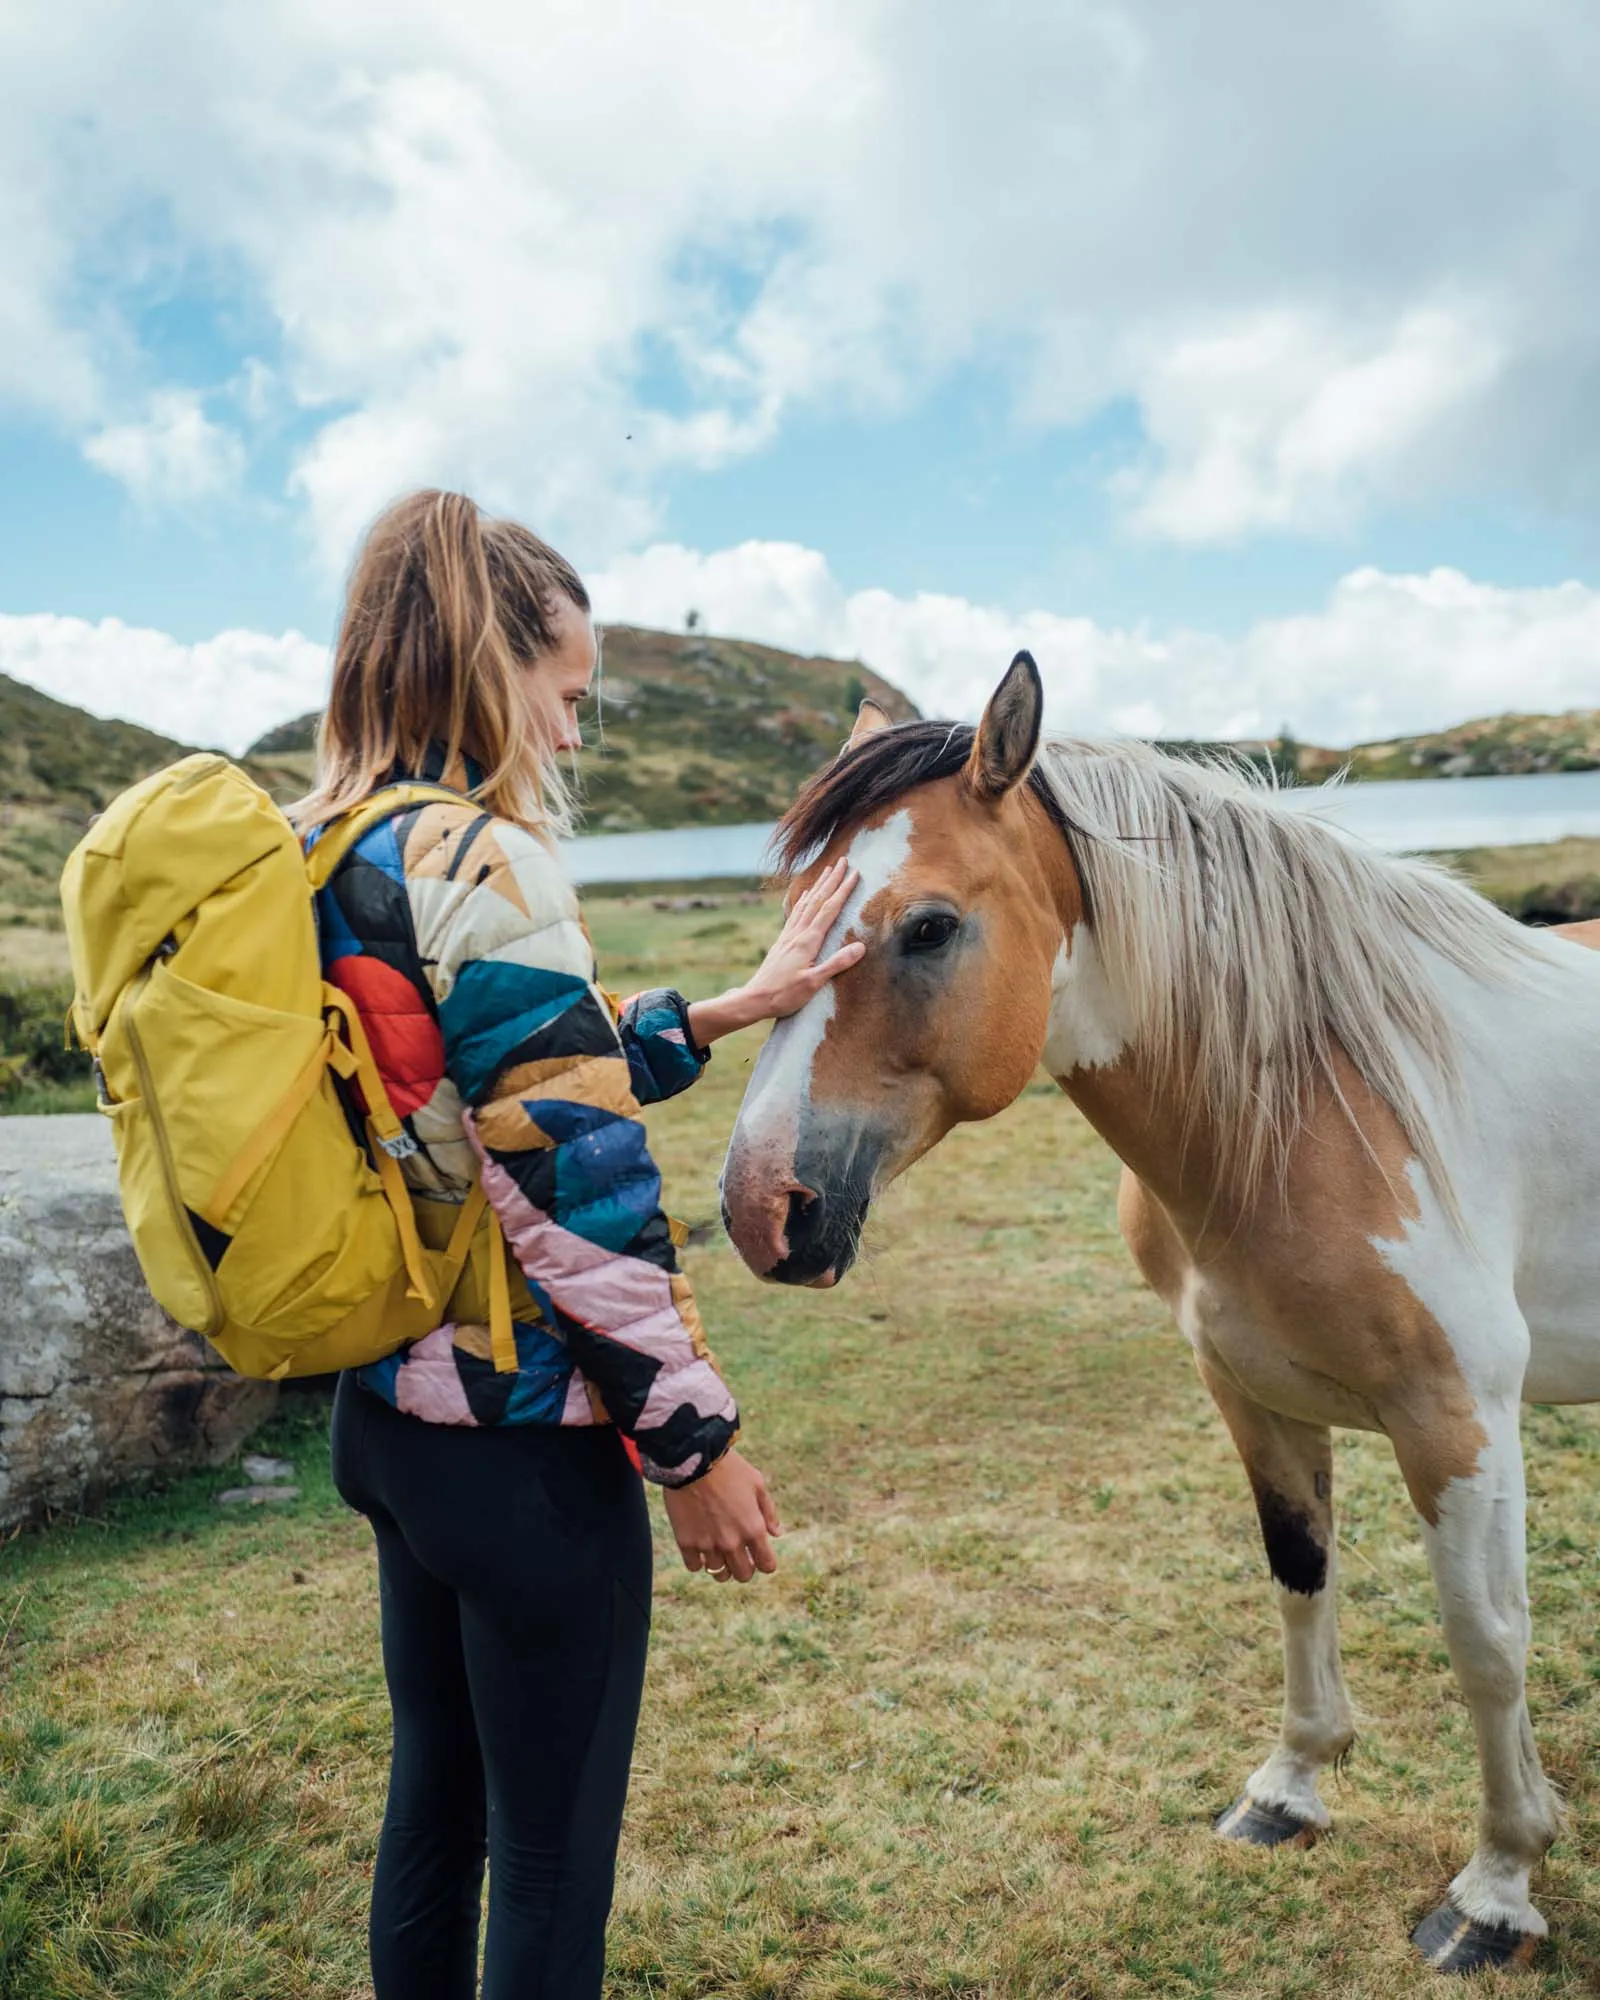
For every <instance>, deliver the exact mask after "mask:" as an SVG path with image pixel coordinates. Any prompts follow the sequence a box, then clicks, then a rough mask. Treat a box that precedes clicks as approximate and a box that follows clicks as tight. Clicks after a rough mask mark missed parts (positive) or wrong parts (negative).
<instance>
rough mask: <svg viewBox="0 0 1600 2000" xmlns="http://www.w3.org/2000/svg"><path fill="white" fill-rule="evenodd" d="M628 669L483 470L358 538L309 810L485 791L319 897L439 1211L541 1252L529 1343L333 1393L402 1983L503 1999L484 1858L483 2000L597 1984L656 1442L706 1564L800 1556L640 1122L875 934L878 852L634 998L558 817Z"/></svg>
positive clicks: (383, 828) (528, 1999)
mask: <svg viewBox="0 0 1600 2000" xmlns="http://www.w3.org/2000/svg"><path fill="white" fill-rule="evenodd" d="M595 664H596V643H595V633H594V627H593V623H592V621H591V618H590V614H589V599H588V596H587V594H586V592H585V590H584V587H583V584H582V582H581V581H580V579H579V577H578V576H577V574H576V572H575V571H574V570H573V569H572V568H571V567H570V565H568V564H567V563H566V562H564V561H563V560H562V559H561V557H560V556H558V555H556V554H555V552H554V551H553V550H551V549H549V548H547V547H546V546H545V545H544V544H543V543H542V542H540V541H539V540H538V539H537V538H536V537H535V536H533V535H531V534H529V533H528V532H527V530H526V529H524V528H520V527H518V526H517V525H515V524H514V523H512V522H509V521H494V520H488V519H486V518H484V517H483V516H482V515H480V513H479V512H478V510H477V508H476V507H475V506H474V505H473V504H472V503H471V501H469V500H467V499H465V498H463V497H462V496H461V495H459V494H451V493H419V494H416V495H414V496H413V497H411V498H410V499H407V500H403V501H401V502H399V503H398V504H397V505H396V506H394V507H392V508H390V509H389V511H388V512H387V513H386V514H384V515H383V516H382V517H381V518H380V520H379V521H378V522H377V524H376V525H375V526H374V528H373V529H372V531H371V533H370V535H369V537H368V539H367V541H366V544H365V546H364V547H363V549H362V551H361V553H360V555H359V557H358V559H357V562H356V566H355V569H354V572H353V574H352V577H351V582H350V589H349V596H348V601H347V604H346V608H345V613H344V618H343V622H342V626H341V629H340V633H339V639H338V645H337V648H336V652H335V659H334V670H333V687H332V691H331V695H330V698H329V702H328V707H327V712H326V715H325V717H324V720H323V725H322V737H321V741H320V745H319V771H318V785H317V789H316V791H315V792H314V793H313V795H312V796H311V798H309V799H308V800H306V801H305V803H304V804H303V806H302V807H301V808H299V812H298V819H299V823H300V825H301V827H302V829H303V831H304V832H305V834H306V837H307V838H308V840H314V839H315V837H316V831H317V829H318V828H319V827H321V826H322V825H323V824H325V823H326V822H327V820H328V819H330V818H331V817H332V816H333V815H335V814H336V813H338V812H339V811H341V810H342V809H343V808H345V807H347V806H349V805H352V804H354V803H355V802H356V801H357V800H359V799H361V798H364V797H365V796H367V795H368V794H369V793H370V792H372V791H373V790H375V789H376V788H377V787H378V786H380V785H382V784H384V783H386V782H389V781H391V780H393V779H395V778H400V777H408V776H409V777H417V778H423V779H428V780H431V781H433V782H434V783H436V784H442V785H444V786H447V787H449V788H450V789H451V790H452V791H454V792H458V793H459V794H460V799H459V803H457V802H455V801H454V800H448V799H447V800H431V801H429V802H428V803H425V804H419V805H413V806H411V807H410V808H408V809H407V810H405V811H404V812H402V813H400V814H398V815H397V816H396V817H394V818H393V819H390V820H388V821H385V822H383V823H382V824H381V825H379V826H377V827H375V828H373V829H372V830H371V831H369V832H368V833H367V834H365V835H364V836H363V837H362V838H361V840H360V841H359V842H358V843H357V844H356V845H355V846H354V847H353V848H352V850H351V852H350V854H349V855H348V856H347V857H346V858H345V859H344V860H343V861H342V862H341V863H340V865H339V867H338V869H337V870H336V871H335V873H334V874H333V876H332V878H331V879H330V881H329V883H328V886H327V887H326V889H325V890H324V891H323V892H322V894H321V896H320V897H319V899H318V921H319V925H320V930H321V938H322V952H323V962H324V968H325V971H326V973H327V976H328V977H329V978H330V979H331V980H333V981H334V982H335V983H337V984H338V985H340V986H341V987H343V988H344V989H345V990H347V991H348V992H349V993H350V994H351V996H352V997H353V998H354V999H355V1000H356V1002H357V1004H358V1005H359V1007H360V1009H361V1012H362V1017H363V1020H364V1022H365V1024H366V1028H367V1033H368V1037H369V1039H370V1041H371V1043H372V1046H373V1051H374V1054H375V1055H376V1057H377V1060H378V1063H379V1066H380V1068H381V1069H382V1071H383V1073H384V1080H385V1082H386V1084H387V1086H388V1089H389V1093H390V1097H391V1099H392V1101H393V1104H394V1107H395V1110H396V1111H397V1112H398V1113H399V1114H400V1115H401V1117H402V1118H403V1119H404V1121H405V1124H406V1129H407V1132H408V1133H409V1135H410V1137H411V1139H412V1140H413V1141H414V1142H415V1145H416V1151H415V1152H413V1153H412V1154H411V1155H410V1157H409V1158H407V1159H406V1160H405V1161H404V1170H405V1174H406V1178H407V1181H408V1183H409V1185H410V1187H411V1189H412V1191H413V1193H414V1194H415V1195H416V1196H418V1197H419V1198H420V1199H419V1202H418V1207H419V1213H421V1212H427V1211H429V1210H430V1209H431V1210H432V1211H433V1212H434V1213H435V1214H437V1213H439V1212H440V1208H439V1205H440V1204H441V1203H445V1202H448V1203H459V1202H460V1201H461V1200H463V1199H464V1197H465V1195H466V1193H467V1192H468V1190H469V1189H470V1188H471V1186H472V1185H473V1183H474V1181H475V1180H476V1179H477V1178H478V1176H479V1175H480V1174H481V1175H482V1177H483V1182H484V1186H485V1189H486V1191H487V1192H488V1193H489V1196H490V1199H491V1202H492V1205H493V1206H494V1208H495V1211H496V1213H497V1216H498V1219H499V1222H500V1225H501V1228H502V1230H503V1232H504V1235H505V1238H506V1241H507V1242H508V1243H509V1244H510V1245H511V1247H512V1249H513V1251H514V1253H515V1257H516V1261H517V1265H518V1266H520V1269H521V1273H522V1276H523V1278H524V1279H525V1281H526V1282H525V1286H516V1285H515V1284H514V1289H513V1311H514V1314H515V1322H516V1323H515V1335H516V1347H517V1367H516V1369H515V1370H514V1371H506V1370H497V1369H496V1368H495V1366H494V1363H493V1361H492V1359H491V1358H490V1351H489V1343H488V1336H487V1331H486V1329H485V1328H484V1326H482V1325H481V1324H452V1325H446V1326H443V1327H441V1328H440V1329H439V1330H438V1331H437V1332H435V1333H433V1334H430V1335H429V1336H428V1337H427V1338H426V1339H425V1340H422V1341H419V1342H417V1343H415V1344H414V1345H413V1346H412V1347H410V1348H409V1349H406V1350H403V1351H402V1352H401V1353H399V1354H397V1355H394V1356H391V1357H390V1358H389V1359H388V1360H386V1361H383V1362H380V1363H378V1364H376V1365H374V1366H372V1367H368V1368H363V1369H361V1370H360V1371H359V1372H358V1373H357V1374H355V1375H353V1376H352V1375H346V1376H344V1377H343V1378H342V1379H341V1381H340V1384H339V1390H338V1395H337V1398H336V1400H335V1404H334V1418H333V1461H334V1477H335V1481H336V1483H337V1485H338V1488H339V1491H340V1493H341V1494H342V1495H343V1496H344V1498H345V1499H346V1500H347V1501H348V1502H349V1503H350V1505H351V1506H353V1507H355V1508H357V1509H359V1510H360V1512H362V1513H363V1514H365V1515H366V1516H367V1517H368V1518H369V1520H370V1521H371V1523H372V1527H373V1531H374V1534H375V1536H376V1539H377V1545H378V1565H379V1595H380V1604H381V1611H382V1626H383V1656H384V1669H385V1673H386V1675H387V1678H388V1684H389V1694H390V1700H391V1705H392V1708H393V1712H394V1749H393V1762H392V1766H391V1772H390V1785H389V1802H388V1808H387V1811H386V1813H385V1816H384V1824H383V1835H382V1839H381V1841H380V1844H379V1849H378V1861H377V1869H376V1873H375V1877H374V1881H373V1895H372V1920H371V1950H372V1974H373V1984H374V1988H375V1991H376V2000H466V1997H467V1996H470V1995H472V1994H473V1993H474V1991H475V1989H476V1978H477V1935H478V1911H479V1904H480V1896H481V1888H482V1880H483V1868H484V1859H485V1853H486V1852H487V1858H488V1865H489V1919H488V1931H487V1941H486V1947H485V1971H484V1986H483V1993H484V2000H536V1996H541V1995H547V1996H560V2000H579V1996H584V1995H592V1994H598V1992H599V1991H600V1982H601V1976H602V1969H603V1962H604V1945H605V1924H606V1917H607V1913H608V1911H609V1908H610V1901H611V1887H612V1875H613V1869H614V1864H615V1857H616V1846H617V1835H618V1829H619V1826H620V1822H621V1815H622V1806H623V1799H624V1796H625V1793H626V1790H627V1779H628V1766H629V1760H630V1757H631V1755H632V1747H633V1734H634V1726H635V1722H636V1720H637V1716H638V1710H639V1699H640V1692H641V1687H642V1683H643V1675H644V1659H645V1644H646V1638H647V1634H648V1628H649V1618H650V1570H651V1548H650V1529H649V1522H648V1515H647V1510H646V1507H645V1503H644V1496H643V1488H642V1485H641V1483H640V1480H639V1478H638V1476H637V1474H636V1473H635V1471H634V1467H633V1464H630V1448H631V1454H632V1456H633V1458H634V1459H635V1461H636V1462H637V1463H638V1465H639V1466H640V1467H641V1468H642V1470H643V1472H644V1473H645V1476H646V1477H647V1478H649V1479H651V1480H654V1481H655V1482H656V1483H658V1484H659V1485H660V1486H662V1487H663V1488H664V1490H665V1504H666V1510H667V1515H668V1518H669V1520H670V1522H671V1524H672V1528H673V1532H674V1533H675V1535H676V1536H677V1540H678V1546H679V1548H680V1550H681V1552H682V1555H683V1560H684V1562H685V1563H686V1564H687V1566H688V1567H689V1568H690V1569H691V1570H705V1571H707V1572H709V1574H710V1575H712V1576H713V1577H715V1578H716V1579H717V1580H718V1581H719V1582H726V1581H727V1580H728V1579H729V1578H730V1577H732V1578H736V1579H737V1580H738V1581H740V1582H741V1583H743V1582H748V1580H749V1579H750V1578H751V1577H752V1576H753V1575H754V1573H755V1572H756V1571H757V1570H758V1569H759V1570H771V1569H773V1568H774V1567H775V1566H776V1565H775V1560H774V1557H773V1553H772V1546H771V1537H773V1536H774V1535H776V1534H777V1533H778V1532H779V1530H778V1518H777V1514H776V1511H775V1509H774V1507H773V1504H772V1501H771V1499H770V1497H769V1495H768V1492H767V1487H766V1483H765V1481H764V1480H763V1478H762V1476H761V1474H760V1473H759V1472H758V1471H757V1470H756V1469H755V1467H754V1466H753V1465H751V1464H750V1463H749V1461H748V1460H746V1459H745V1458H743V1457H742V1456H741V1455H740V1453H739V1452H738V1451H737V1450H736V1449H735V1447H734V1439H735V1436H736V1435H737V1431H738V1412H737V1410H736V1408H735V1406H734V1402H733V1398H732V1397H731V1396H730V1394H729V1393H728V1390H727V1388H726V1387H725V1386H724V1384H723V1382H722V1379H721V1377H720V1376H719V1375H718V1373H717V1371H716V1367H715V1365H714V1363H713V1361H712V1359H711V1356H710V1354H709V1352H708V1351H707V1348H706V1344H705V1337H704V1333H703V1330H702V1328H701V1324H700V1319H699V1315H698V1313H697V1311H696V1309H695V1304H694V1297H693V1293H692V1291H691V1289H690V1286H689V1282H688V1280H687V1279H686V1278H685V1277H683V1276H682V1275H681V1273H680V1272H679V1271H678V1268H677V1262H676V1258H675V1255H674V1251H673V1242H672V1234H671V1230H670V1227H669V1224H668V1221H667V1218H666V1216H665V1215H664V1213H663V1212H662V1209H661V1206H660V1200H659V1194H660V1182H659V1178H658V1176H657V1173H656V1170H655V1167H654V1166H653V1164H652V1163H651V1159H650V1155H649V1152H648V1150H647V1148H646V1144H645V1137H644V1131H643V1128H642V1125H641V1124H640V1121H639V1115H638V1113H639V1105H640V1104H641V1103H652V1102H655V1101H658V1100H659V1099H661V1098H664V1097H669V1096H671V1095H673V1094H674V1093H675V1092H676V1091H679V1090H682V1089H684V1088H685V1087H686V1086H687V1085H688V1084H690V1083H692V1082H693V1081H694V1079H695V1078H696V1077H697V1076H698V1075H699V1073H700V1070H701V1068H702V1066H703V1065H704V1063H705V1061H706V1059H707V1053H706V1052H707V1050H708V1049H709V1047H710V1045H711V1043H712V1042H714V1041H715V1040H716V1039H717V1038H718V1037H719V1036H721V1035H725V1034H727V1033H729V1032H730V1031H732V1030H733V1029H736V1028H741V1027H745V1026H748V1025H750V1024H751V1023H753V1022H756V1021H761V1020H764V1019H767V1018H775V1017H779V1016H782V1015H784V1014H787V1013H791V1012H793V1011H794V1010H795V1009H796V1008H798V1007H800V1006H801V1005H803V1004H804V1002H805V1001H806V1000H807V999H808V998H810V996H811V995H812V994H813V993H814V992H815V991H816V990H817V989H818V987H819V986H821V985H822V984H823V983H824V982H825V981H826V980H828V979H829V978H831V977H832V976H834V975H835V974H836V973H838V972H840V971H842V970H843V969H844V968H845V967H846V966H848V965H851V964H853V963H854V962H855V960H856V959H857V958H858V957H859V955H860V950H861V947H860V946H859V945H849V946H846V947H845V948H844V949H843V950H842V951H839V952H836V953H834V954H833V955H832V956H831V957H830V958H828V959H827V960H825V961H824V962H823V963H821V964H816V963H814V961H815V959H816V956H817V953H818V951H819V949H820V947H821V944H822V941H823V939H824V938H825V937H826V936H827V934H828V930H829V928H830V926H831V925H832V923H833V921H834V919H835V918H836V917H837V915H838V913H839V911H840V910H841V909H842V907H843V905H844V901H845V899H846V897H847V896H848V894H849V891H850V889H851V887H852V886H853V878H849V879H847V878H846V877H845V875H844V873H843V871H842V870H838V871H835V873H834V874H833V875H832V876H830V877H829V879H828V880H827V881H826V882H824V883H821V884H819V885H818V887H817V890H816V891H815V892H813V893H812V894H810V895H808V896H806V897H804V898H802V899H801V900H800V901H799V902H798V903H797V904H796V905H795V907H794V909H793V910H792V912H791V913H790V916H789V918H788V921H787V922H786V923H785V925H784V928H783V932H782V935H781V936H780V937H779V939H778V942H777V943H776V944H775V945H774V947H773V949H772V951H771V952H770V953H769V954H768V957H767V959H766V961H765V963H764V964H763V965H762V967H761V968H760V970H759V971H758V972H757V973H756V975H755V977H754V978H753V979H752V980H751V981H750V983H749V984H748V985H746V986H743V987H741V988H738V989H737V990H735V991H732V992H728V993H724V994H723V995H721V997H720V998H717V999H712V1000H701V1001H696V1002H693V1003H686V1002H685V1001H684V999H683V998H682V996H681V995H679V994H677V993H674V992H668V991H661V992H653V993H646V994H642V995H640V996H639V997H638V998H637V999H635V1000H633V1001H631V1002H630V1003H629V1004H628V1005H627V1006H626V1007H625V1008H623V1009H622V1010H621V1012H620V1015H619V1014H618V1013H617V1012H616V1011H615V1010H614V1009H613V1007H612V1005H611V1003H610V1002H609V1001H608V999H607V997H606V995H605V994H604V992H603V991H602V989H601V988H600V987H599V986H598V985H597V984H596V981H595V968H594V959H593V954H592V952H591V949H590V945H589V939H588V934H587V932H586V931H585V930H584V928H583V924H582V920H581V918H580V916H579V913H578V906H577V902H576V899H575V897H574V895H573V892H572V889H571V887H570V886H569V884H568V883H567V881H566V879H565V877H564V875H563V873H562V870H561V865H560V862H559V860H558V858H557V855H556V851H555V848H554V845H553V835H554V834H555V833H556V832H559V831H562V830H565V828H566V826H567V824H568V812H567V800H566V795H565V792H564V789H563V785H562V780H561V776H560V772H559V767H558V763H557V759H558V757H559V755H560V753H561V752H563V751H569V750H573V749H576V748H577V746H578V742H579V734H578V712H579V706H580V704H581V703H582V702H583V700H584V698H585V696H586V695H588V693H589V692H590V687H591V683H592V680H593V676H594V671H595ZM512 1276H513V1280H514V1278H515V1272H514V1271H513V1273H512ZM624 1440H626V1441H627V1444H626V1446H625V1443H624Z"/></svg>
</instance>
